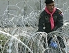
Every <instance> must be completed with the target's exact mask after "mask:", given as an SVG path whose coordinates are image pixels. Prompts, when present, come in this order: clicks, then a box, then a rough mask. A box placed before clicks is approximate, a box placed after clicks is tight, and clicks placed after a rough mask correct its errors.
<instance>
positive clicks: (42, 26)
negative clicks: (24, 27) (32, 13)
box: [38, 9, 63, 33]
mask: <svg viewBox="0 0 69 53" xmlns="http://www.w3.org/2000/svg"><path fill="white" fill-rule="evenodd" d="M53 18H54V25H55V27H54V29H53V30H51V25H50V21H49V19H50V14H48V13H47V12H46V11H45V10H44V11H43V12H42V13H41V14H40V17H39V25H38V31H40V32H46V33H49V32H52V31H54V30H57V29H58V28H59V27H61V26H62V25H63V16H62V12H61V11H60V10H59V9H56V11H55V13H54V14H53Z"/></svg>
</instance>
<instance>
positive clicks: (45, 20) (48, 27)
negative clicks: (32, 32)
mask: <svg viewBox="0 0 69 53" xmlns="http://www.w3.org/2000/svg"><path fill="white" fill-rule="evenodd" d="M45 4H46V7H45V10H44V11H43V12H42V13H41V14H40V17H39V25H38V31H39V32H46V33H50V32H52V31H55V30H57V29H58V28H59V27H61V26H63V15H62V12H61V11H60V10H59V9H57V8H56V7H55V5H54V0H45ZM48 38H49V37H48ZM57 38H58V40H59V39H60V40H59V42H60V44H61V42H62V44H64V43H63V40H62V39H61V37H57ZM50 40H51V39H49V41H48V43H50ZM62 44H61V45H60V46H61V47H62V48H64V47H65V45H63V46H62Z"/></svg>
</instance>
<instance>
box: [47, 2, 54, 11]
mask: <svg viewBox="0 0 69 53" xmlns="http://www.w3.org/2000/svg"><path fill="white" fill-rule="evenodd" d="M46 6H47V9H48V10H49V12H53V9H54V2H53V3H51V4H47V5H46Z"/></svg>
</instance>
